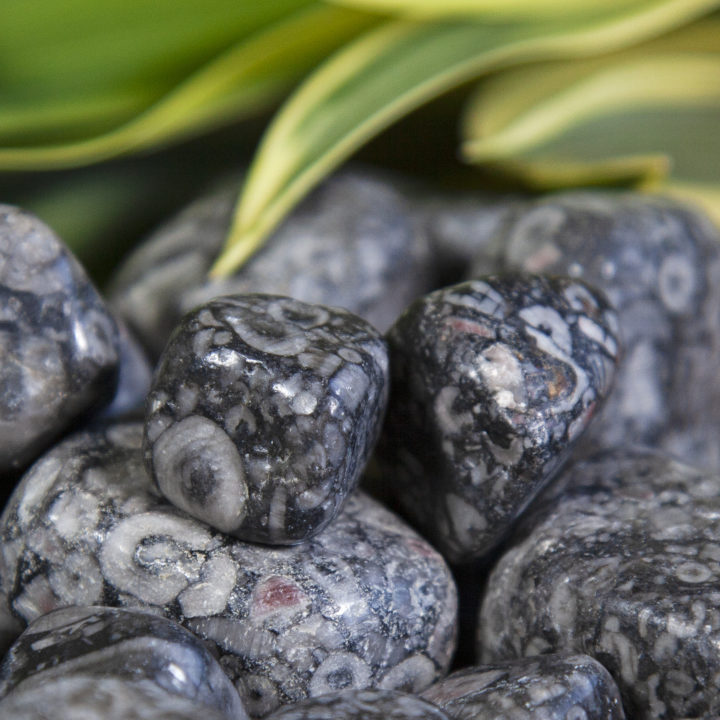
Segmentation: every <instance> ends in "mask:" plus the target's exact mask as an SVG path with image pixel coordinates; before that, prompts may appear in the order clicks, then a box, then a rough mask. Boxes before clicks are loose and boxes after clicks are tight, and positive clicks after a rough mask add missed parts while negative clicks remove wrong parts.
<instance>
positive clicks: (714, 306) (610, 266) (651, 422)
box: [474, 192, 720, 468]
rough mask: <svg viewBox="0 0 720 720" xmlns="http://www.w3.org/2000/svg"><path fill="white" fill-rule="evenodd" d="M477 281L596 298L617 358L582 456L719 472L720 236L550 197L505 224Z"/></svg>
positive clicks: (663, 213)
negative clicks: (607, 453) (562, 288)
mask: <svg viewBox="0 0 720 720" xmlns="http://www.w3.org/2000/svg"><path fill="white" fill-rule="evenodd" d="M494 245H495V251H494V252H492V253H491V252H486V253H484V254H483V255H482V256H481V257H480V258H479V260H478V263H477V264H476V267H475V271H474V272H475V274H476V275H483V274H485V273H487V272H488V271H491V272H498V271H500V270H525V271H528V272H538V273H546V274H560V275H572V276H575V277H578V278H582V279H583V280H585V281H586V282H588V283H590V284H591V285H593V286H594V287H597V288H599V289H600V290H602V291H604V292H605V293H606V295H607V297H608V299H609V300H610V302H611V303H612V305H613V306H614V307H615V309H616V310H617V312H618V315H619V318H620V336H621V339H622V343H623V347H624V349H625V352H624V359H623V363H622V365H621V367H620V368H619V371H618V375H617V378H616V382H615V387H614V389H613V392H612V393H611V395H610V397H609V398H608V402H607V403H606V405H605V410H604V412H603V413H602V415H601V416H600V417H598V419H597V421H595V422H593V426H592V428H591V430H590V432H589V433H588V434H587V436H586V438H584V439H583V444H584V445H586V446H587V450H586V452H590V451H591V450H592V449H593V448H597V447H613V446H618V445H622V444H623V443H625V442H627V441H628V439H629V440H630V441H631V442H634V443H641V444H647V445H650V446H654V447H659V448H662V449H664V450H667V451H668V452H671V453H673V454H675V455H677V456H678V457H680V458H681V459H684V460H685V461H686V462H689V463H691V464H694V465H704V466H707V467H712V468H720V443H718V441H717V438H718V434H719V433H720V383H718V382H717V372H718V371H717V369H718V367H720V323H718V317H720V235H719V234H718V231H717V229H716V228H715V227H714V226H713V225H712V224H711V223H710V221H709V220H708V219H707V218H706V217H704V216H703V215H702V214H701V213H699V212H696V211H694V210H692V209H690V208H687V207H684V206H681V205H679V204H677V203H675V202H673V201H670V200H668V199H664V198H660V197H652V196H647V195H638V194H633V193H601V192H573V193H565V194H560V195H554V196H551V197H549V198H545V199H543V200H540V201H538V202H536V203H532V204H529V205H527V206H525V207H520V208H517V209H515V210H514V211H513V212H512V213H510V214H508V215H507V216H506V217H505V218H504V219H503V222H502V224H501V227H500V229H499V230H498V232H497V233H496V236H495V240H494Z"/></svg>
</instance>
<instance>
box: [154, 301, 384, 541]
mask: <svg viewBox="0 0 720 720" xmlns="http://www.w3.org/2000/svg"><path fill="white" fill-rule="evenodd" d="M387 376H388V359H387V349H386V346H385V342H384V340H383V339H382V337H381V336H380V334H379V333H378V332H377V331H376V330H375V329H374V328H373V327H372V326H371V325H370V324H369V323H367V322H366V321H365V320H362V319H361V318H359V317H357V316H355V315H353V314H352V313H349V312H347V311H345V310H340V309H334V308H327V307H324V306H321V305H309V304H307V303H302V302H299V301H297V300H292V299H290V298H284V297H279V296H273V295H235V296H229V297H226V298H218V299H216V300H214V301H212V302H210V303H208V304H207V305H204V306H201V307H200V308H198V309H197V310H195V311H194V312H193V313H190V314H189V315H187V316H186V317H185V318H184V319H183V322H182V323H181V325H180V326H179V327H178V329H177V330H176V331H175V333H174V334H173V336H172V339H171V341H170V342H169V344H168V347H167V349H166V351H165V352H164V353H163V355H162V357H161V360H160V364H159V366H158V369H157V371H156V373H155V377H154V381H153V386H152V390H151V393H150V395H149V397H148V417H147V421H146V432H145V453H146V462H147V465H148V468H149V469H150V471H151V472H152V474H153V476H154V478H155V479H156V481H157V485H158V487H159V489H160V492H161V493H162V494H163V495H165V497H167V498H168V499H169V500H170V501H171V502H173V503H174V504H175V505H177V506H178V507H179V508H181V509H183V510H185V511H186V512H188V513H190V514H191V515H193V516H195V517H197V518H199V519H201V520H203V521H205V522H207V523H209V524H210V525H212V526H213V527H216V528H218V529H219V530H222V531H223V532H226V533H231V534H232V535H234V536H236V537H239V538H241V539H243V540H247V541H252V542H265V543H271V544H293V543H297V542H302V541H304V540H306V539H308V538H309V537H311V536H313V535H315V534H317V533H318V532H319V531H320V530H322V528H324V527H325V526H326V525H327V524H328V523H329V522H330V521H331V520H332V519H333V518H334V517H335V516H336V515H337V513H338V512H339V511H340V508H341V507H342V504H343V503H344V501H345V499H346V498H347V496H348V495H349V494H350V493H351V492H352V491H353V490H354V489H355V487H356V486H357V483H358V480H359V477H360V473H361V472H362V470H363V468H364V466H365V463H366V461H367V459H368V457H369V455H370V452H371V451H372V449H373V447H374V445H375V441H376V439H377V436H378V433H379V432H380V426H381V422H382V418H383V415H384V412H385V406H386V401H387V392H388V387H387V386H388V377H387Z"/></svg>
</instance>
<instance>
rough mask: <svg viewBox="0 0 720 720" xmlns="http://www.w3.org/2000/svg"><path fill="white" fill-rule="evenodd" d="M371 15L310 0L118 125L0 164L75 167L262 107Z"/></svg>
mask: <svg viewBox="0 0 720 720" xmlns="http://www.w3.org/2000/svg"><path fill="white" fill-rule="evenodd" d="M377 21H378V20H377V18H374V17H372V16H368V15H361V14H358V13H354V12H352V11H347V10H343V9H341V8H332V7H326V6H323V5H321V4H313V5H311V6H309V7H307V8H306V9H304V10H301V11H299V12H297V13H295V14H293V15H291V16H290V17H288V18H285V19H283V21H281V22H277V23H275V24H274V25H272V26H271V27H270V28H269V29H266V30H263V31H261V32H259V33H256V34H255V35H252V36H250V37H249V38H245V39H244V40H242V41H241V42H239V43H238V44H237V45H236V46H234V47H232V48H231V49H230V50H229V51H227V52H225V53H224V54H223V55H221V56H220V57H219V58H216V59H215V60H214V61H212V62H211V63H210V64H209V65H208V66H206V67H204V68H201V69H200V70H199V71H198V72H197V73H195V74H194V75H192V76H191V77H190V78H188V79H187V80H186V81H185V82H183V83H181V84H180V86H179V87H177V88H175V89H174V90H173V91H172V92H169V93H167V95H166V96H165V97H163V98H162V99H161V100H160V101H159V102H157V103H156V104H155V105H153V106H151V107H150V108H149V109H148V110H147V111H145V112H144V113H141V114H140V115H138V116H137V117H135V118H133V119H131V120H130V121H129V122H128V123H126V124H125V125H123V126H121V127H120V128H117V129H115V130H112V131H110V132H109V133H105V134H103V135H100V136H98V137H94V138H89V139H84V140H81V141H78V142H75V143H61V144H58V145H50V146H36V147H28V148H25V147H21V148H8V147H6V148H0V169H3V170H36V169H49V168H67V167H77V166H80V165H84V164H88V163H91V162H97V161H99V160H104V159H107V158H110V157H115V156H118V155H121V154H125V153H128V152H132V151H137V150H141V149H144V148H146V147H150V146H154V145H155V144H157V143H160V142H163V143H166V142H168V141H170V140H174V139H178V138H180V137H186V136H187V135H188V134H191V133H193V132H197V131H198V130H199V129H204V128H207V127H212V126H213V125H216V124H219V123H222V122H223V121H225V120H226V119H227V118H228V117H229V116H232V117H233V118H234V119H237V118H238V117H243V116H246V115H249V114H252V113H254V112H257V111H259V110H262V109H265V108H267V107H268V106H269V105H270V104H271V103H273V102H275V101H276V100H277V99H278V97H279V96H280V95H281V94H282V93H283V92H284V91H286V90H287V89H288V88H289V87H290V86H291V85H292V84H293V83H295V82H297V80H298V79H299V78H300V77H301V76H302V75H303V74H304V73H305V72H306V71H307V70H308V69H309V68H310V67H312V66H313V65H315V64H316V63H317V62H318V61H320V60H321V59H322V58H323V57H324V55H325V54H326V53H327V52H330V51H331V50H332V49H334V48H335V47H337V46H338V45H339V44H341V43H342V41H343V40H344V39H347V38H350V37H353V36H354V35H355V34H357V33H358V32H359V31H360V30H362V29H364V28H366V27H369V26H372V25H373V24H375V23H377ZM308 37H310V38H311V39H312V40H313V42H311V43H308V42H307V40H308ZM290 60H292V62H289V61H290ZM0 122H1V117H0Z"/></svg>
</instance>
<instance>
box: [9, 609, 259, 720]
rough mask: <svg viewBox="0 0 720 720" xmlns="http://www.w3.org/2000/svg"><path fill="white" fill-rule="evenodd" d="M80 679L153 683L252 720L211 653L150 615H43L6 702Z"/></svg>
mask: <svg viewBox="0 0 720 720" xmlns="http://www.w3.org/2000/svg"><path fill="white" fill-rule="evenodd" d="M76 675H80V676H83V677H91V676H94V677H96V678H98V679H100V678H116V679H118V680H125V681H127V682H139V681H142V682H143V683H144V684H145V683H146V682H147V681H150V682H152V683H155V685H156V686H157V687H158V689H162V690H164V691H165V692H166V693H168V695H169V696H181V697H185V698H187V699H188V700H192V701H193V702H195V703H196V704H197V705H198V706H199V707H203V708H208V709H210V710H212V711H215V712H218V713H219V714H221V715H223V716H224V717H225V718H227V720H247V714H246V713H245V710H244V708H243V706H242V702H241V701H240V698H239V696H238V694H237V690H235V687H234V686H233V684H232V683H231V682H230V679H229V678H228V677H227V675H225V673H224V672H223V670H222V668H221V667H220V665H219V664H218V662H217V661H216V660H215V658H214V657H213V656H212V655H211V653H210V651H209V650H208V649H207V647H206V646H205V645H204V644H203V643H202V642H201V641H200V640H199V639H198V638H197V637H195V636H194V635H193V634H192V633H190V632H188V631H187V630H185V629H184V628H182V627H180V626H179V625H178V624H177V623H174V622H172V621H171V620H168V619H166V618H163V617H160V616H158V615H156V614H152V613H150V612H148V611H145V610H137V609H134V610H129V609H124V608H108V607H92V606H91V607H71V608H63V609H60V610H55V611H54V612H51V613H48V614H47V615H43V616H42V617H40V618H38V619H37V620H35V621H34V622H33V623H31V624H30V626H29V627H28V628H27V629H26V630H25V632H24V633H23V634H22V635H21V636H20V637H19V638H18V639H17V640H16V641H15V643H14V644H13V646H12V648H11V649H10V651H9V653H8V654H7V655H6V656H5V658H4V660H3V661H2V664H1V665H0V697H4V696H6V695H8V694H9V693H14V694H18V693H28V692H30V691H32V690H33V689H36V688H39V687H42V686H44V685H45V683H47V682H50V681H54V680H61V679H69V678H72V677H74V676H76ZM58 714H59V715H62V713H60V712H58Z"/></svg>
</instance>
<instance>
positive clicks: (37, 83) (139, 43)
mask: <svg viewBox="0 0 720 720" xmlns="http://www.w3.org/2000/svg"><path fill="white" fill-rule="evenodd" d="M312 4H314V3H313V2H312V0H263V2H251V1H250V0H245V1H239V0H207V1H206V2H203V3H198V2H195V1H194V0H151V1H150V2H148V1H147V0H103V1H102V2H92V1H91V0H3V1H2V2H1V3H0V87H2V99H1V100H0V132H2V134H1V135H0V143H2V144H7V142H8V140H7V136H6V135H5V132H4V131H5V130H6V128H8V123H7V121H6V120H5V116H6V115H9V116H11V117H15V118H17V124H15V127H14V131H15V132H16V133H17V131H18V130H22V125H21V124H20V123H22V122H23V120H24V119H25V118H29V117H31V118H32V122H33V125H34V127H35V131H36V133H37V135H38V140H42V141H44V142H53V141H58V140H60V139H64V138H65V137H66V134H72V132H73V130H74V129H75V124H76V123H77V126H78V128H79V130H80V131H81V132H90V131H98V132H99V131H101V130H102V131H106V130H108V129H110V128H111V127H113V126H117V125H118V124H119V123H120V122H122V121H126V120H128V119H130V118H131V117H132V116H133V115H135V114H137V112H138V111H139V110H142V109H144V108H146V107H148V106H149V105H150V104H151V103H152V102H154V101H156V100H157V99H159V98H160V97H162V96H163V95H164V94H165V93H167V92H168V91H169V90H170V89H172V88H173V87H175V86H176V85H177V84H178V83H179V82H181V81H182V80H183V79H184V78H185V77H187V76H188V75H189V74H190V73H192V72H193V71H195V70H197V69H198V68H200V67H202V66H203V65H204V64H206V63H208V62H210V61H211V60H212V59H213V58H215V57H217V55H218V54H220V53H221V52H223V51H224V50H226V49H228V48H229V47H231V46H232V45H233V44H234V43H236V42H237V41H238V40H240V39H242V38H245V37H248V36H250V35H252V34H254V33H257V32H259V31H262V30H263V29H264V28H267V27H269V26H270V25H271V24H273V23H275V22H277V21H278V20H281V19H283V18H284V17H286V16H287V15H288V14H289V13H292V12H295V11H297V10H300V9H302V8H304V7H308V6H310V5H312ZM56 105H57V107H58V113H57V114H56V113H54V112H53V111H54V108H55V106H56ZM76 105H77V106H78V112H77V113H75V114H74V117H73V113H72V112H70V110H71V108H72V107H73V106H76ZM95 105H97V111H96V112H93V113H92V114H93V115H94V116H95V122H96V123H97V125H93V122H92V121H89V120H88V119H87V112H88V111H92V109H93V107H94V106H95ZM111 106H114V110H115V112H114V113H108V111H109V109H110V107H111ZM43 121H44V122H43ZM8 129H9V130H11V131H12V128H8ZM41 129H42V130H44V133H45V135H44V137H43V136H41V135H40V130H41ZM75 136H76V137H78V136H79V135H78V134H77V133H75ZM18 137H19V135H18ZM33 142H34V140H33Z"/></svg>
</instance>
